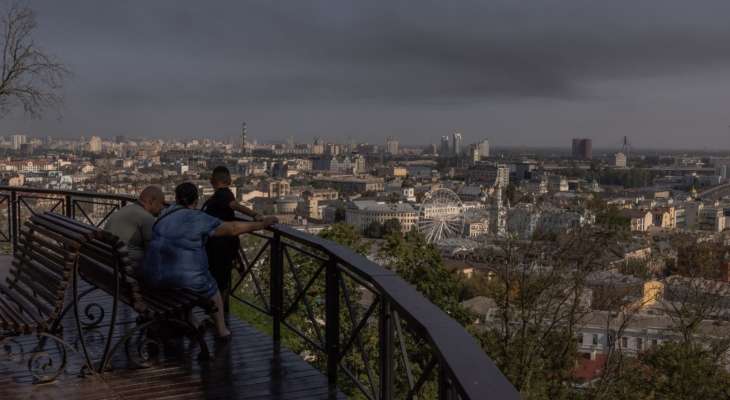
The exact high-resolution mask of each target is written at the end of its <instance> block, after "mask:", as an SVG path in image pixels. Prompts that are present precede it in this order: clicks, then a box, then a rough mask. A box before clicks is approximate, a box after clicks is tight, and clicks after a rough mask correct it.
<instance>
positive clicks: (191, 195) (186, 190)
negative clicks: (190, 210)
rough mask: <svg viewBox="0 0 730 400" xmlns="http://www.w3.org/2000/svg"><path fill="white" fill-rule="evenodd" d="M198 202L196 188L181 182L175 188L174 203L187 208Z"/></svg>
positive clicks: (188, 183)
mask: <svg viewBox="0 0 730 400" xmlns="http://www.w3.org/2000/svg"><path fill="white" fill-rule="evenodd" d="M196 201H198V187H197V186H195V185H193V184H192V183H190V182H183V183H181V184H179V185H177V187H176V188H175V202H177V204H179V205H181V206H183V207H187V206H190V205H193V204H195V202H196Z"/></svg>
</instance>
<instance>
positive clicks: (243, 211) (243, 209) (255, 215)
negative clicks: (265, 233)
mask: <svg viewBox="0 0 730 400" xmlns="http://www.w3.org/2000/svg"><path fill="white" fill-rule="evenodd" d="M230 206H231V208H232V209H233V210H234V211H238V212H240V213H241V214H243V215H248V216H249V217H251V218H253V220H254V221H262V220H263V218H264V217H263V215H261V214H259V213H257V212H256V211H254V210H252V209H250V208H248V207H246V206H244V205H243V204H240V203H239V202H237V201H235V200H233V201H232V202H231V204H230Z"/></svg>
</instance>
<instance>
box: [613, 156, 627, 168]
mask: <svg viewBox="0 0 730 400" xmlns="http://www.w3.org/2000/svg"><path fill="white" fill-rule="evenodd" d="M613 165H615V166H616V167H619V168H626V154H624V153H616V154H614V155H613Z"/></svg>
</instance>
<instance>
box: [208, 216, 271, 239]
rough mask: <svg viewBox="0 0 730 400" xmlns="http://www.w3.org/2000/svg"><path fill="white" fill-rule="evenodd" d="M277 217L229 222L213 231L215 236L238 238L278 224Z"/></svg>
mask: <svg viewBox="0 0 730 400" xmlns="http://www.w3.org/2000/svg"><path fill="white" fill-rule="evenodd" d="M277 222H278V220H277V219H276V217H264V218H263V219H262V220H261V221H256V222H243V221H229V222H223V223H222V224H220V225H218V227H217V228H216V229H215V231H213V236H238V235H242V234H244V233H249V232H253V231H258V230H261V229H264V228H268V227H269V226H271V225H273V224H275V223H277Z"/></svg>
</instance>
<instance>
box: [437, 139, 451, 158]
mask: <svg viewBox="0 0 730 400" xmlns="http://www.w3.org/2000/svg"><path fill="white" fill-rule="evenodd" d="M449 154H451V146H450V145H449V137H448V136H441V145H440V146H439V155H440V156H441V157H448V156H449Z"/></svg>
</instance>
